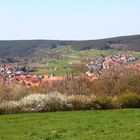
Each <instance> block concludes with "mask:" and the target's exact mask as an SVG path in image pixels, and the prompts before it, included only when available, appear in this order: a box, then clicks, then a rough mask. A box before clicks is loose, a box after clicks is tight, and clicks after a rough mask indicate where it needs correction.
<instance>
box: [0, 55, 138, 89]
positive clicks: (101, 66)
mask: <svg viewBox="0 0 140 140" xmlns="http://www.w3.org/2000/svg"><path fill="white" fill-rule="evenodd" d="M135 60H136V58H135V57H132V56H130V55H127V54H121V55H110V56H98V57H94V58H93V59H91V60H90V61H89V62H87V64H85V67H86V68H87V72H86V73H84V76H85V77H86V78H87V79H88V80H90V81H92V80H96V79H98V77H99V76H100V74H102V73H103V72H104V71H106V70H109V69H111V68H118V67H121V66H123V67H128V68H136V69H140V63H136V64H133V63H132V64H131V62H134V61H135ZM32 71H33V68H29V67H27V66H13V65H10V64H1V65H0V77H1V78H2V79H3V83H4V84H7V85H13V84H21V85H24V86H27V87H36V86H37V87H38V86H41V85H42V84H44V83H48V82H49V83H53V82H60V81H64V80H67V79H69V78H76V77H72V76H71V75H70V74H68V73H66V75H65V76H55V75H54V74H53V73H52V74H51V75H47V74H46V75H43V76H38V75H31V74H30V72H32Z"/></svg>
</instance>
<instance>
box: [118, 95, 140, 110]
mask: <svg viewBox="0 0 140 140" xmlns="http://www.w3.org/2000/svg"><path fill="white" fill-rule="evenodd" d="M116 103H117V106H118V107H119V108H139V107H140V95H138V94H133V93H125V94H122V95H120V96H118V98H117V99H116Z"/></svg>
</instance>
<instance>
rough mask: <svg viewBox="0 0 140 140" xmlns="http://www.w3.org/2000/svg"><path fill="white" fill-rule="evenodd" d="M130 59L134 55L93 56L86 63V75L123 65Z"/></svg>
mask: <svg viewBox="0 0 140 140" xmlns="http://www.w3.org/2000/svg"><path fill="white" fill-rule="evenodd" d="M131 61H135V57H132V56H130V55H127V54H120V55H111V56H98V57H96V58H93V59H92V60H91V61H90V62H89V63H87V64H86V67H87V69H88V71H87V72H86V74H87V75H88V76H92V75H99V74H101V73H102V72H103V71H104V70H108V69H111V68H117V67H120V66H124V65H126V64H128V63H129V62H131Z"/></svg>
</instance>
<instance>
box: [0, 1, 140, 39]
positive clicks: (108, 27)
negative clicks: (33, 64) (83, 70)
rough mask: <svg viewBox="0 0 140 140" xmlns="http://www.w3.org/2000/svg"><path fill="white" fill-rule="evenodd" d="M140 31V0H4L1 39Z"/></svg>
mask: <svg viewBox="0 0 140 140" xmlns="http://www.w3.org/2000/svg"><path fill="white" fill-rule="evenodd" d="M132 34H140V0H0V40H13V39H61V40H64V39H67V40H83V39H86V40H87V39H98V38H108V37H115V36H123V35H132Z"/></svg>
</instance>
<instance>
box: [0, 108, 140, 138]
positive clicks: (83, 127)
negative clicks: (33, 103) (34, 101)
mask: <svg viewBox="0 0 140 140" xmlns="http://www.w3.org/2000/svg"><path fill="white" fill-rule="evenodd" d="M139 132H140V110H139V109H134V110H132V109H130V110H109V111H78V112H56V113H29V114H17V115H1V116H0V140H10V139H11V140H139V138H140V133H139Z"/></svg>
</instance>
